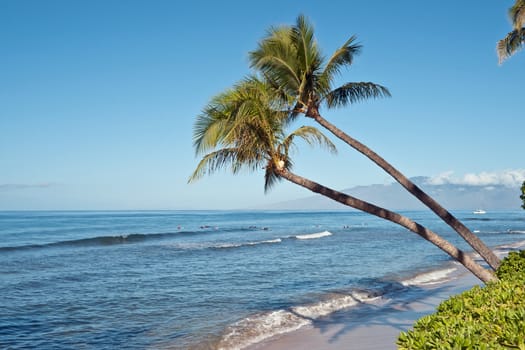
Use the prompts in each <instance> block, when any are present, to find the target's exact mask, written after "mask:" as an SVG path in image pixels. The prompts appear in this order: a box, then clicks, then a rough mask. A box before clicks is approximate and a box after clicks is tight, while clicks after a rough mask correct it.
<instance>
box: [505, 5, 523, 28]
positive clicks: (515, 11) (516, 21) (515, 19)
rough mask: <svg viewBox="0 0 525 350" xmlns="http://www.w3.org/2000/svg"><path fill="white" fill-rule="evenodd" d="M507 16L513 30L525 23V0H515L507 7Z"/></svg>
mask: <svg viewBox="0 0 525 350" xmlns="http://www.w3.org/2000/svg"><path fill="white" fill-rule="evenodd" d="M509 17H510V20H511V21H512V26H513V27H514V29H515V30H519V29H521V28H522V27H523V26H524V25H525V0H517V1H516V2H515V3H514V6H512V7H511V8H510V9H509Z"/></svg>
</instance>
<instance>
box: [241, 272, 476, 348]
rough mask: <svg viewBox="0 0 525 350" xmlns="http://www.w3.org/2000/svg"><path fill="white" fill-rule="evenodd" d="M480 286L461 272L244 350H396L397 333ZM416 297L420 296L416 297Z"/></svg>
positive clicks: (344, 311)
mask: <svg viewBox="0 0 525 350" xmlns="http://www.w3.org/2000/svg"><path fill="white" fill-rule="evenodd" d="M481 284H482V282H481V281H479V280H478V279H477V278H476V277H475V276H473V275H472V274H470V273H469V272H468V271H466V270H465V271H463V272H462V273H460V274H459V275H458V276H457V277H456V278H454V279H452V280H449V281H446V282H443V283H439V284H435V285H430V286H424V287H418V289H419V290H418V291H416V292H415V293H414V292H411V291H407V293H406V294H399V295H397V296H396V297H395V298H394V299H391V300H389V301H388V302H387V303H384V304H383V305H374V304H363V305H361V306H360V307H359V308H351V309H347V310H341V311H338V312H336V313H334V314H331V315H329V316H327V317H324V318H321V319H318V320H314V321H313V322H312V324H310V325H308V326H305V327H302V328H300V329H298V330H296V331H293V332H290V333H286V334H281V335H277V336H274V337H272V338H269V339H266V340H265V341H263V342H260V343H257V344H253V345H250V346H248V347H246V348H245V349H246V350H294V349H297V350H300V349H323V350H324V349H329V350H348V349H356V350H357V349H359V350H376V349H377V350H388V349H396V348H397V346H396V340H397V337H398V335H399V333H400V332H402V331H406V330H408V329H410V328H411V327H412V325H413V324H414V322H415V321H416V320H417V319H419V318H421V317H423V316H424V315H428V314H430V313H433V312H434V311H435V309H436V307H437V306H438V305H439V304H440V303H441V302H442V301H444V300H446V299H448V298H449V297H450V296H452V295H455V294H459V293H461V292H463V291H465V290H468V289H470V288H472V287H473V286H475V285H481ZM422 291H423V293H421V292H422ZM417 294H420V296H419V297H417V296H416V295H417ZM415 296H416V297H415Z"/></svg>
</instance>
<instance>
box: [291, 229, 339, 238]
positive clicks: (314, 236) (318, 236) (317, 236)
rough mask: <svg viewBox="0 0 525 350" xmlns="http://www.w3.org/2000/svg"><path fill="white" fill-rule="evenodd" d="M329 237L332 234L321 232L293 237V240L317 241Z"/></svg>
mask: <svg viewBox="0 0 525 350" xmlns="http://www.w3.org/2000/svg"><path fill="white" fill-rule="evenodd" d="M331 235H332V232H329V231H323V232H318V233H311V234H306V235H297V236H295V238H297V239H317V238H323V237H328V236H331Z"/></svg>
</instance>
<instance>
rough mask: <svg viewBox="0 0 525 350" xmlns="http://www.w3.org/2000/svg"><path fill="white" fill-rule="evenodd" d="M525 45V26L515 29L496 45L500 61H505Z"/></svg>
mask: <svg viewBox="0 0 525 350" xmlns="http://www.w3.org/2000/svg"><path fill="white" fill-rule="evenodd" d="M524 46H525V28H521V29H520V30H513V31H512V32H510V33H508V34H507V36H506V37H505V38H503V39H501V40H500V41H498V44H497V45H496V52H497V54H498V59H499V63H500V64H501V63H503V61H505V60H506V59H507V58H509V57H510V56H512V55H513V54H515V53H516V52H518V51H519V50H520V49H522V48H523V47H524Z"/></svg>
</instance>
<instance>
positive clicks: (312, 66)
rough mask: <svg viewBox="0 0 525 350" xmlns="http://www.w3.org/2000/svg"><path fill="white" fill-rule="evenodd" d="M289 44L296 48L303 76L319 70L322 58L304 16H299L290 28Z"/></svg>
mask: <svg viewBox="0 0 525 350" xmlns="http://www.w3.org/2000/svg"><path fill="white" fill-rule="evenodd" d="M291 42H292V43H293V45H294V46H295V47H296V52H297V58H298V63H300V68H301V71H302V72H303V74H306V75H308V74H312V73H313V72H315V71H316V70H318V69H319V68H320V65H321V63H322V61H323V58H322V55H321V52H320V51H319V48H318V46H317V42H316V41H315V36H314V28H313V26H312V25H311V24H310V22H309V21H308V19H307V18H306V17H305V16H304V15H299V16H298V17H297V20H296V24H295V26H293V27H292V30H291ZM303 79H304V76H303Z"/></svg>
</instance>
